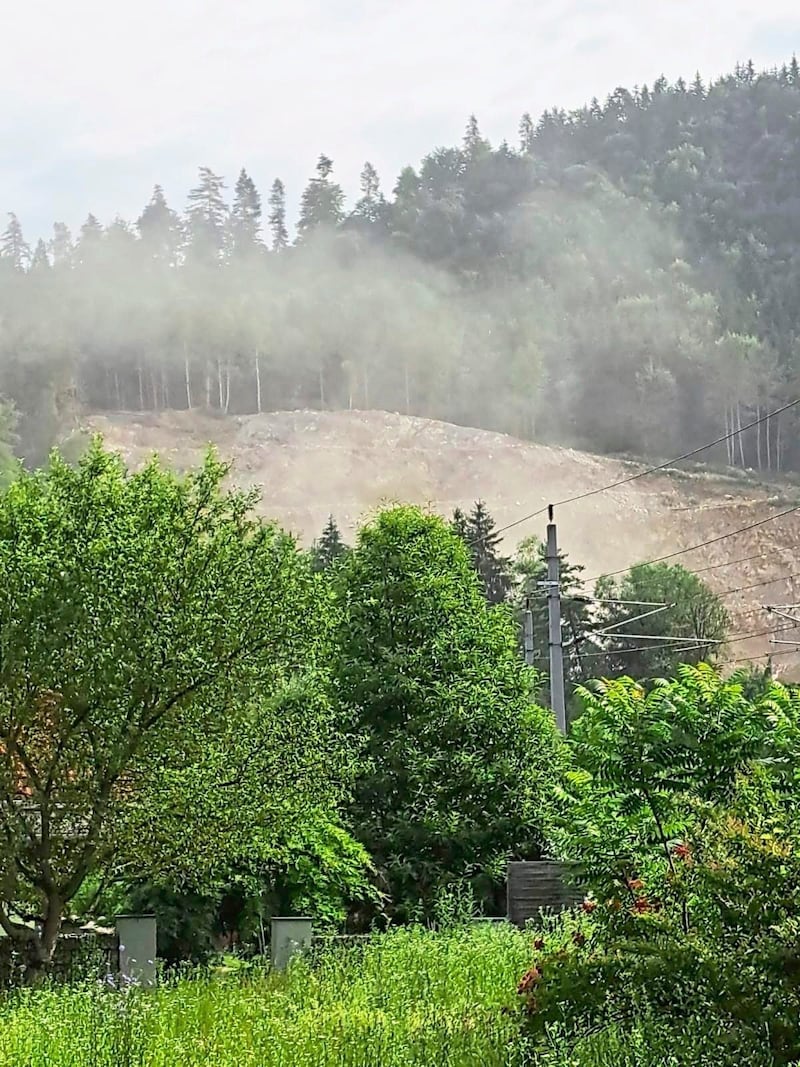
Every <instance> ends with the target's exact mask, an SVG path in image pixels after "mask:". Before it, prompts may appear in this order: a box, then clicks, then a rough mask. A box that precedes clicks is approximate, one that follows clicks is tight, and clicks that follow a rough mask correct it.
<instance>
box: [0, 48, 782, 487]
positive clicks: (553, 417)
mask: <svg viewBox="0 0 800 1067" xmlns="http://www.w3.org/2000/svg"><path fill="white" fill-rule="evenodd" d="M798 174H800V70H799V69H798V63H797V61H796V60H795V59H793V60H792V61H791V63H790V64H787V65H786V66H785V67H783V68H781V69H780V70H777V71H769V72H765V73H759V72H757V71H756V70H755V69H754V68H753V66H752V64H748V65H745V66H742V67H739V68H737V69H736V70H735V71H734V73H732V74H730V75H729V76H727V77H724V78H721V79H719V80H717V81H716V82H714V83H713V84H705V83H704V82H703V80H702V79H701V78H700V77H699V76H698V77H697V78H695V79H694V81H692V82H691V84H687V83H685V82H684V81H683V80H680V79H679V80H678V81H677V82H675V83H674V84H670V83H668V82H667V81H666V80H665V79H664V78H663V77H661V78H658V79H657V80H656V81H655V82H654V83H653V84H652V85H651V86H641V87H634V88H631V89H622V88H620V89H617V90H616V91H615V92H614V93H612V94H611V95H610V96H609V97H608V99H606V100H605V102H600V101H598V100H596V99H595V100H592V101H591V102H590V103H588V104H587V105H586V106H585V107H583V108H581V109H580V110H578V111H574V112H566V111H561V110H552V111H547V112H545V113H544V114H543V115H541V117H540V118H538V120H537V119H535V118H533V117H531V116H530V115H528V114H526V115H524V116H523V118H522V120H521V122H520V127H519V131H518V136H517V137H516V139H515V141H514V143H506V142H503V143H502V144H500V145H491V144H490V143H489V142H488V141H487V140H486V139H485V138H484V137H483V136H482V133H481V130H480V127H479V123H478V121H477V120H476V119H475V118H474V117H473V118H470V119H469V121H468V123H467V126H466V131H465V134H464V137H463V140H462V142H461V143H460V144H459V145H458V146H456V147H449V148H447V147H446V148H443V147H437V148H434V149H433V150H432V151H431V152H430V154H429V155H427V156H426V157H425V158H424V159H423V160H422V162H421V163H420V164H419V165H418V166H415V167H412V166H408V167H406V168H405V169H404V170H403V171H402V173H401V174H400V175H399V176H397V177H394V176H391V177H389V178H388V179H386V178H384V180H383V182H382V180H381V178H380V177H379V176H378V174H377V173H376V171H375V169H374V168H373V167H372V165H371V164H370V163H366V164H365V165H364V168H363V173H362V176H361V188H360V190H359V191H358V194H357V196H355V197H354V198H351V199H349V200H346V198H345V192H344V190H343V189H342V188H341V187H340V185H339V184H337V181H336V173H335V169H334V163H333V161H332V160H331V159H329V158H328V157H327V156H325V155H322V156H320V157H319V160H318V163H317V165H316V171H315V173H314V175H313V177H311V179H310V181H309V183H308V185H307V187H306V188H305V189H304V190H303V191H302V195H301V196H300V198H299V210H298V209H297V204H296V198H294V199H293V198H292V197H291V196H289V194H288V193H287V190H286V189H285V188H284V185H283V184H282V182H281V181H280V179H279V178H274V179H273V178H272V177H271V176H270V177H269V178H268V179H267V184H266V185H265V186H264V187H263V188H262V189H261V190H259V188H258V187H257V185H256V183H255V181H254V179H253V178H252V177H251V176H250V175H249V174H248V173H247V172H246V171H245V170H242V171H241V173H240V174H239V175H238V177H237V176H235V175H234V176H226V177H225V178H223V177H222V176H220V175H218V174H216V173H215V172H214V171H213V170H212V169H210V168H209V167H201V168H200V171H199V175H198V179H197V184H196V186H195V187H194V188H193V189H192V190H191V191H190V192H189V193H188V196H187V199H186V202H185V204H183V205H177V204H169V203H168V202H167V199H166V198H165V195H164V193H163V191H162V189H161V187H160V186H158V185H157V186H156V187H155V189H154V190H153V193H152V196H151V198H150V200H149V202H147V203H146V204H145V206H144V207H143V209H142V211H141V214H140V215H139V217H138V218H136V219H130V220H125V219H122V218H117V219H114V220H113V221H109V220H103V221H102V222H101V221H100V220H98V219H97V218H95V217H94V216H93V215H90V216H89V217H88V218H87V219H86V221H85V223H84V224H83V225H82V226H81V227H80V230H79V232H77V233H71V232H70V230H69V229H68V227H67V226H66V225H65V224H64V223H62V222H56V223H55V225H54V227H53V230H52V234H51V235H50V238H49V240H45V239H40V240H38V241H37V240H35V239H34V236H35V235H26V234H25V233H24V232H23V230H22V228H21V226H20V223H19V221H18V220H17V218H16V216H15V215H14V214H13V213H12V214H10V215H9V216H8V223H7V226H6V228H5V232H4V234H3V236H2V258H1V259H0V278H1V279H2V284H1V285H0V352H1V353H2V358H1V359H0V394H1V395H2V397H3V398H4V403H5V404H6V410H5V411H4V412H3V418H2V436H4V437H5V439H6V443H7V444H12V443H13V447H14V448H15V449H16V452H17V454H18V455H19V456H20V457H21V458H23V459H24V461H25V462H26V463H28V464H31V465H32V464H36V463H38V462H40V461H41V460H42V458H43V457H44V455H45V454H46V453H47V451H48V449H49V448H50V447H51V445H52V444H53V442H54V441H55V440H56V439H57V437H58V436H59V434H62V433H64V432H66V431H67V430H68V429H69V428H70V427H71V426H72V425H74V422H75V419H76V418H77V417H78V415H79V413H80V412H81V411H85V410H87V409H89V410H95V409H100V410H109V409H111V410H128V411H159V410H163V409H194V408H197V409H207V410H208V409H210V410H213V411H216V412H220V413H223V414H225V413H227V414H245V413H253V412H259V411H270V410H278V409H284V408H296V407H311V408H337V409H340V408H345V409H347V408H362V409H364V408H384V409H389V410H394V411H400V412H403V413H409V414H415V415H422V416H428V417H433V418H439V419H445V420H449V421H453V422H457V423H463V424H469V425H473V426H480V427H485V428H488V429H493V430H500V431H504V432H508V433H512V434H515V435H519V436H521V437H533V438H537V439H540V440H545V441H551V442H558V443H565V444H570V445H575V446H579V447H584V448H588V449H592V450H595V451H599V452H614V453H635V454H638V455H644V456H651V457H663V456H666V455H668V454H670V453H672V452H675V451H683V450H684V449H686V448H689V447H692V446H694V445H699V444H701V443H704V442H706V441H708V440H709V439H711V438H713V437H715V436H720V435H722V434H724V433H725V432H727V431H730V430H732V429H736V428H738V427H739V426H741V425H746V424H747V423H748V422H749V421H752V420H753V419H755V418H757V417H758V416H759V415H761V414H763V413H764V412H765V411H768V410H772V409H774V408H776V407H778V406H780V405H781V404H782V403H785V402H787V401H790V400H791V399H793V398H794V396H795V395H796V391H797V387H798V377H800V374H799V372H800V299H798V297H799V296H800V186H799V185H798ZM154 177H157V176H154ZM7 207H9V208H13V205H7ZM295 217H296V222H295ZM290 231H291V232H290ZM654 414H655V415H656V416H657V417H654ZM796 420H797V415H796V412H794V411H790V412H787V413H785V414H784V415H782V416H780V417H775V418H773V419H771V420H768V421H767V422H763V423H761V424H760V425H759V426H758V427H757V428H755V429H753V430H751V431H749V432H746V433H744V434H742V435H739V437H737V438H735V439H734V440H733V441H731V442H728V443H727V445H725V444H723V445H721V446H719V451H718V453H717V455H716V456H715V457H713V458H715V459H716V460H717V461H718V462H727V463H730V464H736V465H739V466H743V467H750V468H755V469H761V470H770V471H777V470H786V469H793V470H797V469H798V468H800V443H799V442H798V434H797V424H796Z"/></svg>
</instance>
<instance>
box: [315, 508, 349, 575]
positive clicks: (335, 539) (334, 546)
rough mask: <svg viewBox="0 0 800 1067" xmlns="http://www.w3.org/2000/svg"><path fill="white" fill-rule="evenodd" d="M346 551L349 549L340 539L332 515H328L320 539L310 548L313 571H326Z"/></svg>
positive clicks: (340, 536)
mask: <svg viewBox="0 0 800 1067" xmlns="http://www.w3.org/2000/svg"><path fill="white" fill-rule="evenodd" d="M348 551H349V548H348V546H347V545H346V544H345V543H344V540H343V539H342V535H341V533H340V531H339V527H338V526H337V525H336V520H335V519H334V517H333V515H330V516H329V517H328V522H327V525H326V526H325V529H324V530H323V531H322V535H321V537H320V539H319V540H318V541H315V542H314V544H313V545H312V546H311V558H312V562H313V567H314V570H315V571H325V570H327V569H328V567H330V566H331V565H332V564H333V563H334V562H335V561H336V560H337V559H339V557H340V556H343V555H344V554H345V553H346V552H348Z"/></svg>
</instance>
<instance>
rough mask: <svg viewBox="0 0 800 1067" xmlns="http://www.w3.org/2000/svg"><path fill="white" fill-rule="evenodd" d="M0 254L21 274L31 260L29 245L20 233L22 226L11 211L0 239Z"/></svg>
mask: <svg viewBox="0 0 800 1067" xmlns="http://www.w3.org/2000/svg"><path fill="white" fill-rule="evenodd" d="M0 256H2V258H3V259H4V260H5V261H6V262H7V263H8V265H9V266H10V267H11V269H12V270H14V271H16V272H17V273H19V274H22V273H23V272H24V271H25V269H26V267H27V266H28V265H29V264H30V261H31V250H30V246H29V245H28V244H27V243H26V241H25V238H24V236H23V234H22V226H21V225H20V221H19V219H18V218H17V216H16V215H15V214H14V212H13V211H10V212H9V213H8V226H6V229H5V233H4V234H3V236H2V239H0Z"/></svg>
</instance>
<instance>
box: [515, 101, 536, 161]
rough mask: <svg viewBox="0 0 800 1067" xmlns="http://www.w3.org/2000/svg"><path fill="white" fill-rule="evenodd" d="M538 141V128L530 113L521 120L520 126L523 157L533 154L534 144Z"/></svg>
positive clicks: (520, 145)
mask: <svg viewBox="0 0 800 1067" xmlns="http://www.w3.org/2000/svg"><path fill="white" fill-rule="evenodd" d="M535 139H536V126H535V125H534V122H533V119H532V118H531V114H530V112H529V111H526V112H525V114H524V115H523V116H522V118H521V119H520V124H519V150H520V152H522V153H523V155H529V154H530V153H531V152H533V143H534V140H535Z"/></svg>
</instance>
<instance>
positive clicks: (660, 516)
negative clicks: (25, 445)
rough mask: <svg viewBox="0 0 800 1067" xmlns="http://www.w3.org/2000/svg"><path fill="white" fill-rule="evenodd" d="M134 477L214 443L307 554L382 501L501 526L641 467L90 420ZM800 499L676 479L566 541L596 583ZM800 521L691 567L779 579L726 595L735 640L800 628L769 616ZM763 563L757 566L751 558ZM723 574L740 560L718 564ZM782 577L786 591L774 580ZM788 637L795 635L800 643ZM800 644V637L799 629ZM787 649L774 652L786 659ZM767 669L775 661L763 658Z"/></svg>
mask: <svg viewBox="0 0 800 1067" xmlns="http://www.w3.org/2000/svg"><path fill="white" fill-rule="evenodd" d="M85 428H86V429H87V430H93V431H99V432H101V433H102V434H103V435H104V437H105V439H106V442H107V444H108V445H110V446H111V447H113V448H115V449H117V450H118V451H120V452H121V453H122V454H123V456H124V457H125V458H126V460H127V461H128V462H129V463H131V464H133V465H137V464H138V463H140V462H142V460H144V459H145V458H146V457H148V456H149V455H150V454H151V453H153V452H158V453H159V454H160V455H161V456H162V457H163V458H164V459H165V461H166V462H168V463H169V464H170V465H172V466H174V467H176V468H177V469H180V470H184V469H186V468H188V467H190V466H192V465H193V464H195V463H196V462H197V461H198V459H199V458H200V457H201V456H202V453H203V451H204V449H205V448H206V447H207V445H208V444H209V442H213V443H214V444H215V445H217V447H218V448H219V451H220V453H221V455H222V456H223V457H224V458H226V459H228V460H230V461H232V463H233V472H232V477H233V479H234V481H235V482H236V483H237V484H239V485H241V486H243V487H244V486H258V488H259V489H260V490H261V494H262V496H261V504H260V510H261V511H262V512H263V513H264V514H265V515H266V516H268V517H269V518H272V519H275V520H276V521H278V522H279V523H280V524H281V525H283V526H284V527H285V528H287V529H289V530H291V531H292V532H293V533H295V534H296V535H297V536H298V537H299V538H300V539H301V540H302V541H304V542H306V543H309V542H310V541H312V540H313V539H314V537H316V536H318V534H319V533H320V531H321V529H322V527H323V526H324V524H325V522H326V521H327V519H328V516H329V515H330V514H333V515H334V516H335V517H336V520H337V522H338V523H339V526H340V527H341V528H342V530H343V531H347V532H348V533H352V531H353V529H354V527H355V526H356V525H357V524H358V523H359V522H361V521H363V520H364V519H366V518H368V517H369V515H370V513H372V512H374V511H375V510H376V509H377V508H379V507H380V506H381V505H384V504H387V503H397V502H403V503H414V504H421V505H426V506H428V507H430V508H431V509H433V510H435V511H437V512H441V513H443V514H446V515H449V514H450V513H452V511H453V509H454V508H455V507H457V506H460V507H462V508H469V507H470V506H471V505H472V504H473V503H474V501H475V500H477V499H482V500H484V501H485V502H486V504H487V506H488V508H489V510H490V512H491V513H492V515H493V517H494V518H495V520H496V522H497V525H498V526H499V527H504V526H506V525H507V524H509V523H513V522H516V521H517V520H518V519H520V518H521V517H522V516H523V515H526V514H528V513H531V512H534V511H538V510H539V509H540V508H543V507H545V506H546V505H547V504H548V503H550V502H553V501H558V500H562V499H565V498H567V497H572V496H576V495H578V494H581V493H585V492H589V491H591V490H593V489H596V488H598V487H600V486H603V485H607V484H609V483H611V482H615V481H617V480H619V479H622V478H625V477H628V476H629V475H630V474H632V473H635V472H636V471H637V470H638V469H640V468H637V467H636V466H635V465H633V464H630V463H623V462H621V461H619V460H616V459H610V458H606V457H601V456H595V455H590V454H588V453H584V452H578V451H574V450H571V449H564V448H554V447H548V446H545V445H539V444H532V443H530V442H527V441H520V440H516V439H515V438H512V437H507V436H505V435H503V434H496V433H491V432H488V431H485V430H475V429H469V428H466V427H462V426H454V425H451V424H449V423H442V422H435V421H432V420H428V419H421V418H414V417H409V416H405V415H398V414H393V413H389V412H381V411H363V412H362V411H343V412H319V411H281V412H274V413H270V414H264V415H250V416H245V417H232V416H226V417H213V416H210V415H207V414H201V413H199V412H197V411H192V412H160V413H157V414H152V413H134V414H131V413H115V414H113V415H112V414H109V415H102V416H100V415H95V416H92V417H90V418H87V419H86V420H85ZM795 500H800V491H798V490H796V489H795V488H793V487H789V486H786V485H781V486H778V485H771V486H770V485H766V484H764V483H760V482H758V481H757V480H756V479H755V478H753V479H746V478H741V477H738V478H737V477H726V476H724V475H721V474H711V473H708V472H702V473H693V474H686V473H685V472H677V471H665V472H661V473H658V474H654V475H647V476H646V477H643V478H641V479H639V480H637V481H635V482H632V483H631V484H629V485H624V486H620V487H618V488H616V489H611V490H609V491H608V492H604V493H599V494H597V495H595V496H591V497H588V498H587V499H584V500H580V501H576V502H575V503H572V504H568V505H564V506H562V507H559V508H558V509H557V511H556V519H557V521H558V527H559V540H560V543H561V546H562V548H563V550H564V551H565V552H566V553H567V555H568V556H569V558H570V560H571V561H573V562H575V563H582V564H584V565H585V567H586V572H585V573H586V576H587V577H588V578H592V577H594V576H597V575H599V574H602V573H604V572H609V571H616V570H618V569H620V568H626V567H628V566H630V565H631V564H632V563H635V562H637V561H639V560H645V559H652V558H654V557H657V556H661V555H664V554H667V553H670V552H674V551H675V550H676V549H681V548H687V547H689V546H691V545H695V544H698V543H699V542H701V541H707V540H709V539H711V538H715V537H718V536H720V535H722V534H725V533H726V532H727V531H729V530H736V529H738V528H740V527H742V526H745V525H747V524H749V523H751V522H757V521H759V520H760V519H763V518H766V517H767V516H768V515H771V514H775V513H777V512H779V511H782V510H784V509H785V508H786V507H787V506H789V505H791V504H792V503H793V502H794V501H795ZM545 522H546V518H545V516H544V515H541V516H539V517H538V518H536V519H533V520H530V521H527V522H524V523H521V524H519V525H517V526H515V527H514V528H513V529H511V530H509V531H508V533H507V534H506V538H507V541H506V544H507V548H508V549H512V548H513V547H514V546H515V545H516V544H517V543H518V542H519V541H520V540H521V539H522V538H523V537H526V536H528V535H529V534H536V535H538V536H543V534H544V530H545ZM798 549H800V512H798V513H795V514H792V515H788V516H786V517H785V518H782V519H777V520H775V521H774V522H768V523H767V524H766V525H764V526H761V527H759V528H758V529H755V530H751V531H749V532H747V533H743V534H739V535H737V536H735V537H728V538H726V539H725V540H723V541H720V542H719V543H717V544H713V545H710V546H708V547H706V548H703V549H700V550H697V551H693V552H689V553H687V554H685V555H683V556H681V557H680V562H681V563H683V564H684V565H685V566H687V567H690V568H692V569H695V570H700V569H701V568H709V567H714V569H709V570H704V571H703V577H704V578H705V579H706V580H707V581H708V583H709V584H710V585H711V586H712V587H713V588H714V589H716V590H718V591H719V592H726V591H728V590H732V589H738V588H739V587H741V586H751V585H753V584H754V583H757V582H763V581H766V580H768V579H776V581H775V582H774V583H772V584H769V585H763V586H759V587H758V588H753V589H748V590H744V591H743V592H742V593H738V594H736V595H729V596H726V601H725V602H726V605H727V606H728V608H729V610H730V611H731V613H732V615H733V617H734V626H733V634H732V636H734V637H738V636H739V635H742V634H746V633H759V632H760V631H766V630H770V629H774V628H775V627H776V625H784V624H785V625H787V626H788V625H789V624H788V623H783V622H782V621H780V620H778V621H777V624H776V621H775V617H774V616H770V615H769V614H768V613H767V612H766V611H765V610H764V609H763V607H762V605H765V604H773V605H775V604H786V603H789V602H792V603H796V602H798V601H800V591H799V587H798V584H797V583H798V582H799V581H800V573H798V574H797V575H796V576H795V577H787V576H794V575H795V572H800V553H799V552H798ZM751 557H754V558H751ZM717 564H729V565H727V566H720V567H717V566H715V565H717ZM778 579H779V580H778ZM779 636H780V639H782V640H786V639H787V638H791V639H793V638H794V632H792V631H789V632H784V633H781V634H780V635H779ZM797 638H798V641H800V631H798V633H797ZM769 641H770V638H769V636H760V637H756V638H752V639H749V640H735V641H733V642H732V643H731V645H730V646H729V650H728V656H729V658H730V659H731V660H733V659H738V660H740V662H744V660H743V658H744V657H752V656H756V655H764V656H765V655H766V653H767V652H769V651H770V644H769ZM789 647H790V646H776V647H773V648H772V651H773V652H776V651H781V652H784V650H785V649H788V648H789ZM761 662H764V660H762V661H761ZM774 666H775V671H776V673H777V674H781V675H790V676H792V677H797V676H800V655H797V654H794V653H790V654H785V653H784V654H783V655H780V656H777V657H776V659H775V663H774Z"/></svg>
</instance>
